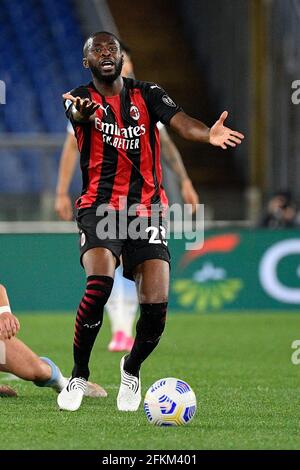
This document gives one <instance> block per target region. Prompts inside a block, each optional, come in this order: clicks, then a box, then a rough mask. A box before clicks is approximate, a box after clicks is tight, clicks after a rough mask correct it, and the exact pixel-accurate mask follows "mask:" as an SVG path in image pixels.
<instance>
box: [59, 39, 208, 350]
mask: <svg viewBox="0 0 300 470" xmlns="http://www.w3.org/2000/svg"><path fill="white" fill-rule="evenodd" d="M121 51H122V53H123V66H122V76H124V77H129V78H134V70H133V63H132V60H131V56H130V50H129V48H128V47H127V46H126V45H125V44H124V43H121ZM159 131H160V143H161V154H162V157H163V158H164V160H165V161H166V163H167V164H168V165H169V166H170V168H171V169H172V170H173V172H174V173H175V175H176V176H177V178H178V180H179V183H180V189H181V195H182V199H183V202H184V203H186V204H191V205H192V207H193V209H194V210H195V208H196V205H197V204H198V203H199V198H198V195H197V193H196V191H195V189H194V187H193V184H192V182H191V180H190V178H189V177H188V174H187V171H186V168H185V166H184V164H183V161H182V158H181V155H180V152H179V150H178V149H177V147H176V146H175V144H174V142H173V141H172V139H171V138H170V136H169V134H168V132H167V130H166V128H165V126H163V125H162V124H161V123H159ZM77 160H78V147H77V141H76V138H75V136H74V130H73V127H72V125H71V123H69V124H68V127H67V136H66V139H65V143H64V146H63V151H62V154H61V158H60V164H59V172H58V181H57V187H56V199H55V210H56V212H57V214H58V216H59V217H60V218H61V219H62V220H72V219H73V210H72V202H71V198H70V195H69V189H70V184H71V181H72V178H73V176H74V172H75V168H76V164H77ZM105 308H106V310H107V313H108V316H109V320H110V325H111V330H112V339H111V341H110V343H109V345H108V350H109V351H112V352H113V351H115V352H117V351H131V348H132V346H133V342H134V340H133V324H134V320H135V315H136V313H137V309H138V299H137V294H136V289H135V286H134V284H133V283H132V282H131V281H129V280H128V279H125V278H124V277H123V275H122V268H121V266H120V267H119V268H118V269H117V270H116V273H115V279H114V286H113V289H112V293H111V295H110V297H109V299H108V301H107V304H106V306H105Z"/></svg>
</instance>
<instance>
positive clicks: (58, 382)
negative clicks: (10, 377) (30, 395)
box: [0, 337, 67, 391]
mask: <svg viewBox="0 0 300 470" xmlns="http://www.w3.org/2000/svg"><path fill="white" fill-rule="evenodd" d="M4 345H5V364H1V365H0V371H2V372H8V373H11V374H14V375H16V376H17V377H20V378H21V379H23V380H29V381H32V382H34V383H35V384H36V385H38V386H40V387H52V388H54V389H55V390H57V391H60V390H62V389H63V387H64V386H65V385H66V382H67V379H65V378H64V377H63V375H62V374H61V372H60V370H59V368H58V367H57V365H56V364H54V362H52V361H51V360H50V359H48V358H40V357H38V356H37V355H36V354H35V353H34V352H33V351H32V350H31V349H29V348H28V346H26V344H24V343H23V342H22V341H20V340H19V339H18V338H15V337H13V338H11V339H9V340H6V341H4Z"/></svg>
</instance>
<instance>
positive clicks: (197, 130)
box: [170, 111, 244, 149]
mask: <svg viewBox="0 0 300 470" xmlns="http://www.w3.org/2000/svg"><path fill="white" fill-rule="evenodd" d="M227 116H228V112H227V111H224V112H223V113H222V114H221V116H220V117H219V119H218V120H217V121H216V122H215V124H214V125H213V126H212V127H211V128H209V127H207V126H206V125H205V124H204V123H203V122H201V121H198V120H197V119H194V118H192V117H191V116H189V115H188V114H186V113H184V112H183V111H179V112H178V113H176V114H175V115H174V116H173V117H172V118H171V119H170V127H171V129H173V130H174V131H175V132H177V134H179V135H180V136H181V137H183V138H184V139H186V140H191V141H194V142H204V143H208V144H211V145H214V146H215V147H221V148H222V149H227V146H230V147H236V146H237V145H238V144H241V142H242V140H243V139H244V135H243V134H241V133H240V132H237V131H234V130H232V129H230V128H229V127H226V126H225V125H224V122H225V119H226V118H227Z"/></svg>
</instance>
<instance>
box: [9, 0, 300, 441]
mask: <svg viewBox="0 0 300 470" xmlns="http://www.w3.org/2000/svg"><path fill="white" fill-rule="evenodd" d="M299 25H300V1H299V0H226V1H224V0H209V1H207V0H188V1H187V0H143V1H140V0H122V1H121V0H0V57H1V61H0V81H1V82H0V85H1V90H2V96H1V100H0V102H1V104H0V174H1V183H0V240H1V243H0V259H1V283H3V284H5V285H6V287H7V289H8V293H9V295H10V297H11V303H12V307H13V309H14V311H15V312H16V313H17V314H19V313H22V312H26V313H27V314H28V313H31V314H33V315H26V317H22V319H21V323H22V331H21V337H22V338H23V339H24V341H26V342H28V344H29V345H30V346H31V347H33V348H34V349H35V350H36V351H38V352H39V353H44V354H47V355H48V354H51V357H52V356H53V359H54V360H56V361H58V363H59V364H60V365H61V366H62V368H63V370H70V368H71V361H72V352H71V345H72V334H73V316H71V315H56V313H58V312H59V313H62V312H64V313H67V312H72V314H73V315H74V312H75V310H76V308H77V305H78V301H79V300H80V298H81V294H82V290H83V285H84V284H83V275H84V274H83V272H82V270H81V268H80V266H79V262H78V252H77V235H76V227H75V224H74V223H65V222H61V221H59V220H58V219H57V217H56V214H55V212H54V198H55V186H56V179H57V171H58V161H59V156H60V152H61V149H62V144H63V141H64V138H65V134H66V126H67V121H66V118H65V115H64V111H63V107H62V100H61V95H62V93H63V92H65V91H67V90H69V89H72V88H73V87H75V86H77V85H78V84H80V83H86V82H87V81H89V79H90V77H89V73H88V72H86V71H85V70H84V69H83V68H82V65H81V63H82V44H83V41H84V38H85V37H86V36H87V35H88V34H89V33H90V32H92V31H97V30H109V31H112V32H115V33H116V34H117V35H119V36H120V37H121V39H122V40H123V41H124V42H125V43H126V44H128V45H129V47H130V48H131V51H132V58H133V60H134V64H135V72H136V76H137V78H139V79H141V80H147V81H154V82H157V83H159V84H161V85H162V86H163V87H164V88H165V89H166V90H167V91H168V92H169V94H170V95H171V96H172V97H173V98H174V99H175V100H176V101H177V102H178V103H179V104H181V105H182V106H183V108H184V109H185V110H186V111H187V112H188V113H189V114H192V115H193V116H195V117H197V118H199V119H201V120H203V121H205V122H206V123H207V124H208V125H211V124H212V123H213V122H214V121H215V119H216V118H218V116H219V115H220V113H221V112H222V111H223V110H225V109H227V110H228V111H229V119H228V124H229V126H230V127H232V128H234V129H237V130H240V131H241V132H243V133H244V134H245V136H246V139H245V141H244V142H243V144H242V145H241V146H240V147H239V148H237V149H235V150H228V151H227V152H223V151H219V150H216V149H215V148H208V147H205V146H200V145H195V144H191V143H186V142H184V141H183V140H181V139H178V138H177V137H176V136H173V135H172V137H174V140H175V141H176V143H177V145H178V148H179V149H180V151H181V153H182V156H183V158H184V161H185V163H186V166H187V169H188V171H189V174H190V176H191V178H192V180H193V183H194V185H195V187H196V189H197V191H198V192H199V196H200V199H201V202H202V203H203V204H204V205H205V223H206V233H205V244H204V247H202V248H199V249H196V250H194V251H190V252H186V251H185V245H184V241H182V240H176V238H174V237H173V238H171V240H170V245H171V252H172V257H173V267H172V273H171V296H170V311H171V312H172V313H175V312H177V313H178V315H172V319H171V318H170V321H169V326H168V328H169V329H168V334H166V335H165V337H164V341H162V345H161V348H160V350H159V353H157V354H154V356H153V358H152V357H151V358H150V361H149V363H148V364H147V367H146V368H145V372H144V374H145V375H144V376H143V377H144V379H143V380H144V387H145V386H149V385H150V384H151V383H152V382H153V381H154V380H156V379H157V378H158V374H161V376H168V375H170V374H172V375H173V374H174V375H176V374H177V375H178V376H180V377H182V378H183V379H185V380H187V381H188V382H190V383H191V385H192V386H193V387H194V388H195V391H196V394H197V396H198V397H199V405H200V406H199V415H198V417H196V418H195V421H194V422H193V423H192V424H191V427H189V429H188V430H184V432H183V433H181V434H180V431H178V434H177V435H176V436H177V437H176V440H175V439H174V434H171V431H170V430H168V431H166V432H165V434H164V438H163V439H162V437H161V434H160V432H159V430H157V429H156V430H153V429H151V430H150V429H149V428H147V426H148V425H147V424H146V421H145V420H144V417H142V411H140V412H139V414H138V417H137V418H136V417H133V416H130V417H128V419H126V420H125V421H124V419H123V420H122V418H123V417H122V416H121V417H120V414H118V413H117V412H116V410H115V394H116V390H117V384H118V366H117V361H118V358H116V357H115V356H114V355H112V354H111V353H108V352H107V351H106V347H107V341H108V336H109V333H108V325H107V322H106V324H105V325H104V329H103V333H102V332H101V334H103V337H102V338H104V339H101V341H99V342H97V345H96V352H95V353H94V355H93V371H94V375H93V379H94V380H98V381H99V382H101V383H102V384H103V385H104V386H105V387H106V388H107V389H108V391H109V393H110V395H109V398H108V399H107V400H108V401H106V402H105V403H103V409H104V412H103V410H102V408H101V407H98V408H97V407H95V406H94V403H92V402H91V401H90V402H87V405H86V407H85V408H84V407H83V411H82V413H81V410H80V413H81V414H78V415H76V426H77V429H78V432H76V436H74V435H73V426H74V422H73V421H72V418H71V419H68V420H67V419H65V420H63V425H61V424H62V421H61V415H60V416H58V413H57V411H56V409H54V408H55V403H54V400H53V397H52V398H51V400H50V395H51V393H50V392H41V391H40V390H36V389H34V390H33V387H32V386H31V385H27V384H19V385H18V390H19V391H20V395H22V396H24V397H25V400H24V402H22V404H23V407H22V413H21V415H20V413H19V408H18V404H19V402H16V403H13V402H10V403H8V404H7V407H5V409H3V413H2V415H3V423H4V424H3V425H0V433H1V436H4V437H3V438H2V439H1V445H0V447H1V448H20V447H21V448H27V449H31V448H56V449H57V448H78V446H83V448H84V447H86V448H98V449H99V446H103V447H101V448H102V449H116V448H119V449H126V448H149V449H151V448H153V449H168V448H170V449H172V448H178V449H193V448H194V449H195V448H197V449H198V448H199V449H200V448H209V449H212V448H280V447H283V448H299V413H296V412H295V410H296V409H299V406H298V403H299V385H298V384H299V380H298V375H297V373H298V370H297V367H294V366H293V365H292V363H291V360H290V356H291V353H292V349H291V344H292V342H293V341H294V340H295V339H297V327H296V325H297V320H298V319H297V315H294V314H295V313H297V312H298V313H299V312H300V236H299V217H298V208H297V206H298V204H299V202H300V186H299V182H298V180H299V177H300V151H299V149H300V132H299V129H300V105H298V106H297V104H296V101H297V100H296V101H295V100H292V94H293V93H296V94H297V90H295V88H292V87H293V84H294V86H295V81H297V80H299V81H300V48H299V44H300V27H299ZM296 86H298V87H299V88H300V82H299V84H298V85H297V83H296ZM4 89H5V91H6V93H5V94H4V93H3V92H4ZM297 96H298V97H299V98H300V93H299V92H298V95H297ZM297 96H296V98H297ZM293 101H294V103H293ZM299 101H300V100H299ZM168 178H169V179H170V181H171V182H169V185H171V187H172V188H173V187H175V186H176V184H177V182H176V180H175V179H174V177H173V176H172V174H170V172H169V173H168ZM80 185H81V182H80V175H79V172H78V171H77V173H76V177H75V179H74V181H73V184H72V194H73V196H74V197H75V196H76V195H77V194H78V192H79V191H80ZM278 190H285V191H290V192H292V193H293V196H292V198H290V199H291V201H290V203H291V206H292V210H293V211H294V215H295V217H294V219H293V223H289V224H286V226H285V228H278V227H280V226H281V224H280V223H278V224H277V223H275V224H274V225H273V226H272V227H277V229H276V230H274V229H273V230H271V229H270V228H261V227H258V225H259V224H258V221H259V220H260V218H261V214H262V213H263V212H264V211H266V210H267V209H266V208H267V207H268V201H269V198H270V197H271V195H272V194H273V193H274V192H276V191H278ZM277 217H279V215H278V214H277V212H276V214H275V215H274V219H275V222H276V221H277ZM282 225H285V224H282ZM46 311H47V312H48V314H47V315H36V314H37V313H42V312H43V313H45V312H46ZM186 313H194V314H195V315H190V316H188V315H186ZM202 313H215V315H199V314H202ZM224 313H226V315H224ZM232 313H233V314H232ZM240 313H243V315H236V314H240ZM258 314H259V315H258ZM45 325H46V327H45ZM183 331H184V332H185V335H184V334H183ZM298 331H299V330H298ZM98 352H99V353H100V356H101V360H100V362H99V360H98V359H97V358H98V357H99V356H98ZM170 357H176V360H175V361H171V362H172V363H171V364H170ZM102 358H103V359H102ZM7 380H9V378H8V379H7ZM41 409H46V410H47V417H49V416H51V419H50V420H48V418H47V425H45V421H44V420H45V419H46V418H44V415H42V416H41V414H40V410H41ZM51 413H52V415H51ZM19 416H21V418H22V419H20V420H18V417H19ZM68 418H69V417H68ZM12 419H13V421H12ZM9 422H10V423H13V424H12V427H11V429H9V428H8V427H7V423H9ZM24 423H25V424H24ZM87 423H89V427H88V429H89V431H90V432H89V433H86V429H87ZM137 423H138V425H137ZM24 425H25V426H27V428H26V429H30V432H25V433H24ZM1 426H2V427H1ZM116 427H117V428H118V435H116V433H115V429H116ZM103 429H104V431H103V432H101V431H102V430H103ZM169 431H170V432H169ZM87 434H88V435H89V439H87ZM129 435H131V440H130V441H128V436H129ZM5 439H6V440H5ZM152 446H153V447H152Z"/></svg>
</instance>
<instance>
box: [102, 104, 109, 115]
mask: <svg viewBox="0 0 300 470" xmlns="http://www.w3.org/2000/svg"><path fill="white" fill-rule="evenodd" d="M108 108H109V104H108V105H107V106H106V107H104V106H102V104H100V109H102V111H104V112H105V116H107V110H108Z"/></svg>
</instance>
